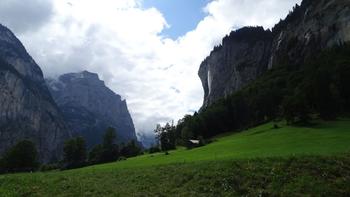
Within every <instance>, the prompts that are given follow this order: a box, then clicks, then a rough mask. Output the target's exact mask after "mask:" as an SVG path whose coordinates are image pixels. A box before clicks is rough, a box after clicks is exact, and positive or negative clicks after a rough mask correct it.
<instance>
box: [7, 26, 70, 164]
mask: <svg viewBox="0 0 350 197" xmlns="http://www.w3.org/2000/svg"><path fill="white" fill-rule="evenodd" d="M69 137H70V132H69V130H68V128H67V127H66V125H65V123H64V121H63V117H62V116H61V114H60V112H59V110H58V108H57V106H56V104H55V103H54V101H53V99H52V97H51V95H50V92H49V91H48V89H47V87H46V84H45V81H44V79H43V74H42V71H41V69H40V67H39V66H38V65H37V64H36V63H35V61H34V60H33V59H32V58H31V57H30V55H29V54H28V53H27V52H26V50H25V48H24V47H23V45H22V44H21V42H20V41H19V40H18V39H17V38H16V37H15V35H14V34H13V33H12V32H11V31H10V30H9V29H7V28H6V27H4V26H2V25H0V154H1V153H3V152H4V151H5V150H6V149H7V148H9V147H11V146H13V145H14V144H15V143H16V142H17V141H19V140H23V139H30V140H32V141H33V142H34V143H35V144H36V146H37V148H38V150H39V154H40V159H41V160H42V161H45V162H46V161H50V160H55V159H58V158H60V156H61V152H62V145H63V142H64V141H65V140H66V139H67V138H69Z"/></svg>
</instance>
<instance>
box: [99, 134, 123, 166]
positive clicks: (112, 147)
mask: <svg viewBox="0 0 350 197" xmlns="http://www.w3.org/2000/svg"><path fill="white" fill-rule="evenodd" d="M116 136H117V135H116V131H115V129H114V128H111V127H110V128H108V129H107V130H106V133H105V135H104V137H103V143H102V149H103V150H102V155H101V161H102V162H111V161H116V160H117V159H118V157H119V148H118V145H117V144H116Z"/></svg>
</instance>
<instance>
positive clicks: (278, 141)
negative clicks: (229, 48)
mask: <svg viewBox="0 0 350 197" xmlns="http://www.w3.org/2000/svg"><path fill="white" fill-rule="evenodd" d="M271 128H272V124H265V125H262V126H259V127H256V128H254V129H250V130H248V131H246V132H243V133H239V134H234V135H227V136H223V137H220V138H218V139H217V140H216V141H215V142H213V143H212V144H209V145H207V146H205V147H201V148H198V149H193V150H189V151H188V150H184V149H181V150H177V151H173V152H171V153H170V155H168V156H166V155H163V154H156V155H143V156H140V157H136V158H132V159H129V160H127V161H123V162H118V163H110V164H104V165H96V166H91V167H87V168H83V169H77V170H71V171H65V172H49V173H34V174H28V173H27V174H16V175H3V176H0V194H1V195H0V196H6V195H8V196H13V195H20V196H21V195H22V196H23V195H24V196H48V195H49V196H96V195H111V196H115V195H120V196H162V195H164V194H167V195H172V196H189V195H193V194H196V195H198V196H200V195H201V194H202V195H203V196H210V195H213V196H215V195H217V194H220V195H223V196H225V195H229V196H230V195H246V194H248V195H252V196H256V195H259V194H270V195H278V194H284V195H287V194H291V193H299V194H303V193H313V194H319V195H326V194H335V193H336V194H338V195H345V194H347V193H349V192H350V188H349V187H347V185H349V184H350V167H349V166H350V156H349V155H348V154H342V153H349V152H350V121H349V120H343V121H337V122H327V123H325V122H323V123H320V124H318V126H316V127H313V128H301V127H300V128H296V127H288V126H285V125H284V126H283V127H282V128H280V129H271ZM308 155H315V156H312V157H311V156H308ZM317 155H318V156H317ZM333 155H340V156H333Z"/></svg>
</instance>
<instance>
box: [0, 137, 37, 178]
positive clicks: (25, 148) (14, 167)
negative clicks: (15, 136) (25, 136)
mask: <svg viewBox="0 0 350 197" xmlns="http://www.w3.org/2000/svg"><path fill="white" fill-rule="evenodd" d="M0 163H1V164H0V165H1V166H2V167H1V168H2V171H3V172H30V171H36V170H37V169H38V167H39V160H38V152H37V150H36V147H35V144H34V143H33V142H31V141H29V140H23V141H20V142H18V143H17V144H16V145H15V146H13V147H12V148H10V149H9V150H8V151H6V152H5V154H4V156H3V159H2V160H1V162H0Z"/></svg>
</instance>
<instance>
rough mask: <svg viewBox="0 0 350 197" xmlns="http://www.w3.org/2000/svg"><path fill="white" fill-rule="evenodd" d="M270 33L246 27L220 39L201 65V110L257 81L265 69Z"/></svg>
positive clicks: (270, 39) (269, 45)
mask: <svg viewBox="0 0 350 197" xmlns="http://www.w3.org/2000/svg"><path fill="white" fill-rule="evenodd" d="M271 41H272V33H271V31H265V30H264V29H263V28H262V27H246V28H243V29H240V30H237V31H234V32H231V34H230V35H229V36H227V37H225V38H224V39H223V42H222V46H219V47H216V48H215V49H214V50H213V51H212V52H211V54H210V56H209V57H207V58H206V59H205V60H204V61H203V62H202V64H201V66H200V69H199V77H200V78H201V81H202V85H203V88H204V104H203V106H204V107H207V106H209V105H210V104H212V103H213V102H215V101H216V100H218V99H219V98H222V97H225V96H227V95H230V94H231V93H232V92H235V91H237V90H239V89H240V88H241V87H242V86H244V85H246V84H247V83H249V82H250V81H252V80H254V79H256V77H257V76H259V75H260V74H261V73H263V72H265V71H266V70H267V67H268V57H269V54H270V50H271Z"/></svg>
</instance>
